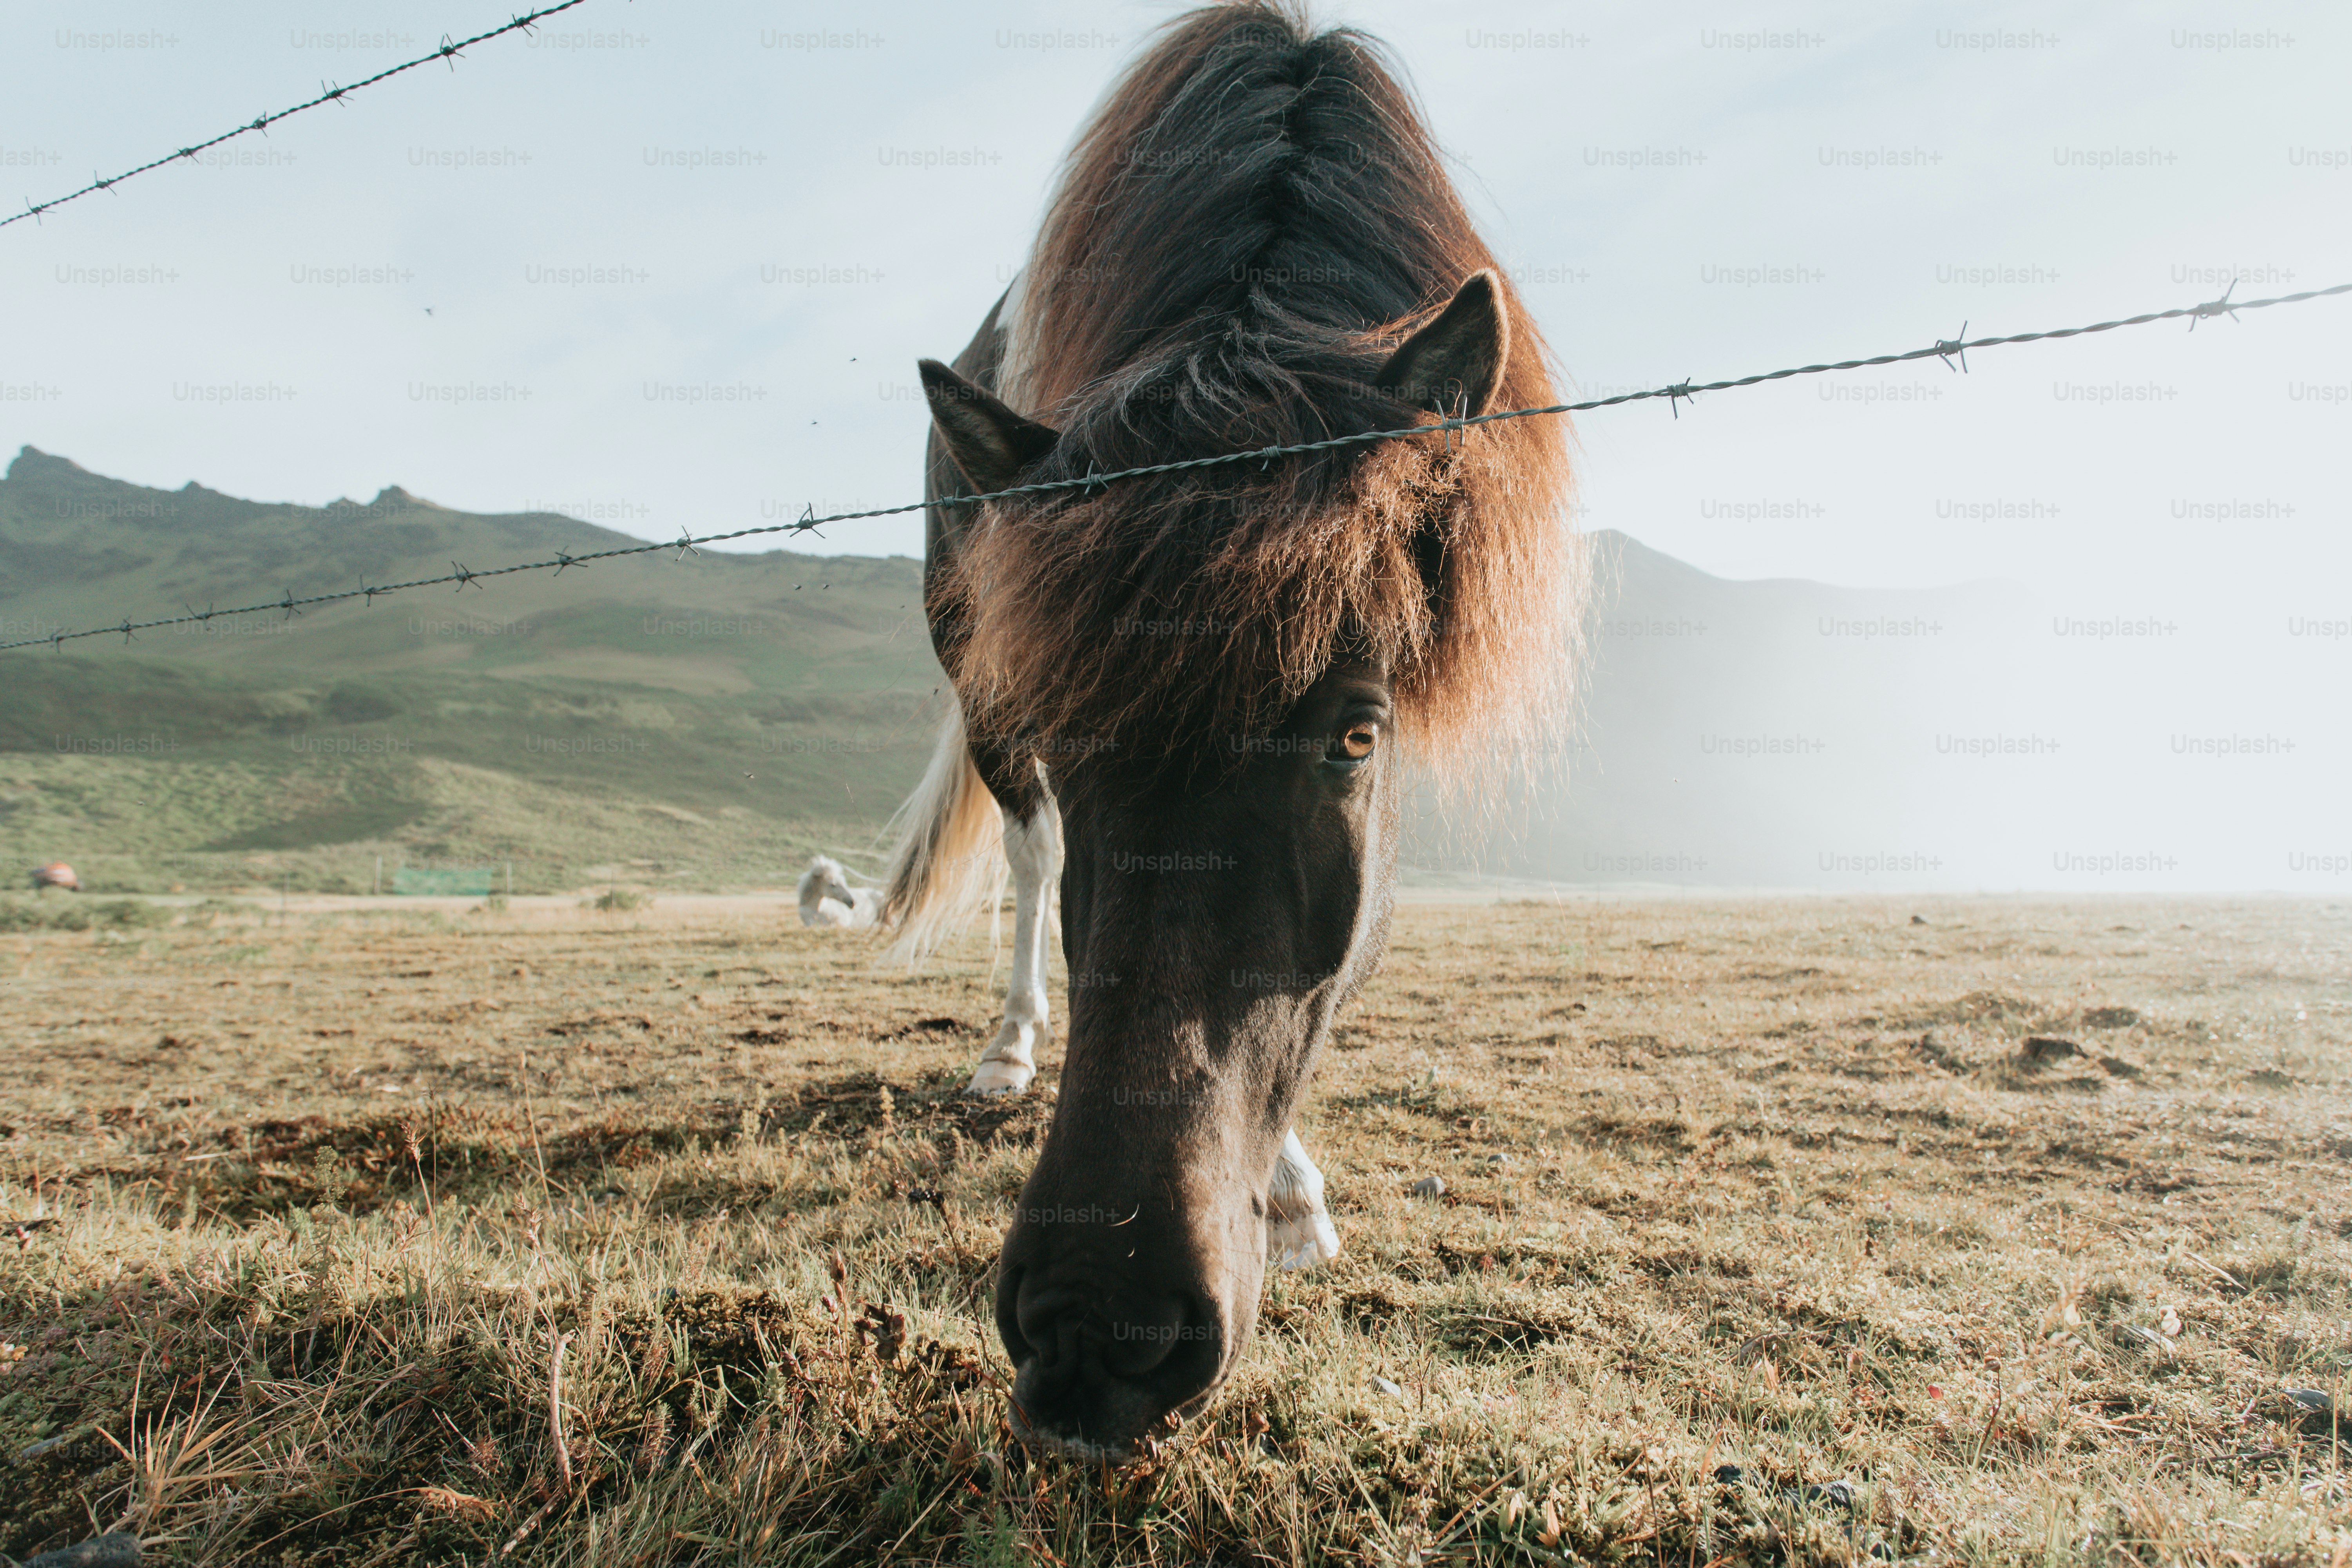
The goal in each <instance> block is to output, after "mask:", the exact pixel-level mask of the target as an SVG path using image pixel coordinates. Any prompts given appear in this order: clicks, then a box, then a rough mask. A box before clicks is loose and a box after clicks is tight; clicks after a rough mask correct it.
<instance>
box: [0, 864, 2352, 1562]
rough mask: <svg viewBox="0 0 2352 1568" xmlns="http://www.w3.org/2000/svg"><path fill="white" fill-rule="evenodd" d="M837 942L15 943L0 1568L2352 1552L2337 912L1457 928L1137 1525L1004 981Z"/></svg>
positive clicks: (1154, 1466) (249, 938)
mask: <svg viewBox="0 0 2352 1568" xmlns="http://www.w3.org/2000/svg"><path fill="white" fill-rule="evenodd" d="M1915 914H1916V915H1918V916H1921V917H1924V921H1925V923H1917V922H1916V921H1915V920H1914V918H1913V917H1914V915H1915ZM788 919H789V915H788V914H786V913H784V912H782V911H777V912H775V913H761V914H758V915H756V916H755V915H750V914H740V913H736V914H730V913H726V912H723V911H722V912H714V911H707V910H706V911H692V910H686V911H680V910H674V909H670V908H667V907H664V906H662V905H658V904H657V905H656V906H654V907H652V908H650V909H646V910H638V911H635V912H628V911H609V912H599V911H596V910H575V909H570V908H566V909H564V910H522V909H515V910H481V911H478V912H470V913H456V914H450V915H434V916H418V915H415V914H413V913H405V912H404V913H388V912H341V913H310V914H305V913H303V912H301V911H299V910H297V911H295V912H294V913H293V914H292V915H291V916H290V918H281V917H279V916H278V914H277V913H276V911H274V910H272V911H269V912H268V913H267V914H266V915H265V914H263V913H262V912H260V911H255V910H243V911H239V910H224V909H218V908H212V907H207V908H205V909H203V910H197V911H195V912H194V913H193V914H192V915H185V916H182V917H178V918H175V920H174V921H173V923H171V924H168V925H163V926H157V927H152V928H140V927H138V926H135V925H127V926H115V927H103V926H102V927H100V928H99V929H93V930H85V931H10V932H8V933H7V934H5V935H0V977H5V982H6V993H5V994H6V1007H7V1014H6V1024H5V1039H6V1042H7V1045H6V1048H5V1051H0V1123H5V1125H0V1160H5V1164H0V1340H5V1348H0V1549H5V1551H7V1552H12V1553H15V1554H17V1555H20V1556H21V1555H25V1554H27V1553H30V1552H35V1551H37V1550H40V1549H43V1548H46V1547H49V1546H55V1545H59V1544H63V1543H66V1542H72V1541H78V1540H81V1539H84V1538H86V1537H89V1536H91V1535H95V1534H97V1533H99V1532H100V1531H106V1530H109V1529H121V1530H132V1531H139V1532H140V1533H141V1534H142V1536H143V1537H145V1539H146V1542H147V1550H148V1552H149V1555H150V1557H151V1558H159V1559H164V1560H169V1561H177V1562H187V1563H289V1564H292V1563H306V1564H307V1563H334V1564H352V1565H357V1564H378V1563H458V1562H461V1561H462V1562H466V1563H477V1564H488V1563H508V1562H511V1563H558V1562H561V1563H592V1562H593V1563H600V1564H634V1563H675V1564H686V1563H697V1564H704V1563H707V1564H719V1563H753V1562H759V1563H806V1564H819V1563H877V1562H893V1563H1007V1564H1009V1563H1050V1564H1055V1565H1066V1564H1077V1563H1170V1564H1180V1563H1202V1562H1213V1563H1227V1564H1243V1563H1412V1562H1418V1563H1519V1562H1527V1563H1573V1562H1638V1563H1674V1564H1681V1565H1687V1568H1701V1565H1708V1568H1717V1565H1728V1564H1733V1563H1816V1562H1824V1563H1838V1562H1847V1561H1853V1562H1863V1563H1867V1562H1871V1561H1896V1562H1906V1563H1925V1562H1934V1563H2084V1562H2088V1563H2149V1564H2153V1563H2202V1564H2213V1565H2216V1568H2221V1565H2224V1564H2227V1565H2231V1568H2247V1565H2252V1564H2313V1565H2328V1564H2333V1565H2334V1568H2343V1565H2344V1564H2345V1563H2347V1553H2352V1468H2347V1467H2352V1451H2347V1450H2352V1422H2340V1421H2339V1419H2338V1417H2337V1415H2336V1414H2334V1412H2341V1411H2343V1410H2344V1409H2345V1408H2346V1401H2347V1393H2352V1044H2348V1043H2347V1036H2348V1035H2352V910H2347V909H2346V908H2345V907H2343V906H2341V905H2323V904H2315V903H2290V902H2285V901H2268V902H2262V901H2222V900H2203V901H2177V902H2160V901H2154V900H2129V901H2125V900H2106V901H2101V900H1919V901H1915V902H1906V903H1899V904H1898V903H1893V902H1886V901H1875V900H1790V901H1760V900H1759V901H1730V900H1725V901H1717V902H1706V901H1697V900H1686V901H1674V902H1656V903H1622V902H1607V901H1598V900H1596V901H1584V902H1570V903H1564V904H1517V905H1500V906H1492V907H1483V908H1479V907H1468V906H1415V907H1408V908H1406V909H1404V910H1401V911H1400V915H1399V919H1398V925H1397V932H1396V942H1395V946H1394V950H1393V952H1392V953H1391V958H1390V961H1389V963H1388V966H1387V969H1386V971H1385V973H1384V974H1383V976H1382V978H1381V980H1380V981H1379V983H1378V984H1376V985H1375V986H1374V987H1373V988H1372V989H1371V990H1370V993H1369V994H1367V995H1366V996H1365V997H1364V998H1363V1000H1362V1001H1361V1002H1360V1005H1358V1006H1357V1007H1356V1008H1355V1009H1354V1010H1353V1011H1352V1013H1351V1014H1350V1015H1349V1017H1348V1021H1347V1022H1346V1024H1345V1026H1344V1027H1343V1028H1342V1030H1341V1032H1340V1034H1339V1037H1338V1039H1337V1040H1336V1042H1335V1047H1334V1048H1333V1049H1332V1050H1331V1051H1329V1052H1328V1054H1327V1055H1326V1057H1325V1058H1324V1060H1323V1062H1322V1065H1321V1067H1320V1068H1319V1069H1318V1078H1317V1082H1316V1085H1315V1092H1314V1096H1313V1100H1312V1102H1311V1105H1310V1107H1309V1109H1308V1110H1307V1112H1306V1113H1305V1116H1304V1120H1303V1122H1302V1128H1301V1131H1302V1133H1303V1135H1304V1136H1305V1137H1306V1140H1307V1144H1308V1146H1309V1148H1310V1149H1311V1150H1312V1151H1313V1152H1315V1154H1316V1155H1317V1157H1318V1159H1319V1160H1320V1161H1321V1163H1322V1164H1323V1168H1324V1170H1325V1172H1326V1173H1327V1174H1328V1176H1329V1178H1330V1183H1331V1191H1332V1195H1333V1210H1334V1215H1335V1217H1336V1218H1337V1220H1338V1222H1339V1227H1340V1233H1341V1236H1342V1238H1343V1240H1344V1242H1345V1244H1346V1247H1347V1251H1346V1253H1345V1255H1344V1256H1343V1257H1342V1258H1341V1259H1340V1260H1339V1263H1338V1264H1337V1265H1336V1266H1334V1267H1333V1268H1329V1269H1328V1270H1326V1271H1324V1272H1321V1273H1318V1274H1314V1275H1309V1276H1295V1277H1290V1278H1285V1279H1276V1280H1274V1281H1271V1282H1270V1283H1269V1285H1268V1287H1267V1300H1266V1303H1265V1312H1264V1316H1263V1318H1262V1320H1261V1326H1260V1329H1259V1332H1258V1337H1257V1340H1256V1342H1255V1344H1254V1345H1253V1346H1252V1348H1251V1349H1250V1351H1249V1352H1248V1354H1247V1356H1246V1358H1245V1360H1244V1364H1243V1367H1242V1369H1241V1371H1240V1373H1238V1375H1237V1378H1236V1380H1235V1382H1234V1384H1233V1385H1232V1386H1231V1387H1230V1388H1229V1389H1228V1391H1227V1392H1226V1393H1225V1394H1224V1395H1223V1398H1222V1400H1221V1401H1220V1402H1219V1403H1218V1404H1217V1405H1216V1406H1215V1407H1214V1409H1213V1411H1212V1412H1211V1413H1210V1414H1209V1415H1206V1416H1205V1417H1203V1418H1202V1419H1199V1420H1196V1421H1195V1422H1193V1423H1192V1424H1191V1425H1190V1426H1187V1427H1186V1428H1184V1429H1183V1430H1182V1431H1181V1432H1179V1433H1177V1434H1175V1435H1173V1436H1171V1438H1170V1439H1169V1440H1168V1442H1167V1443H1166V1444H1165V1445H1164V1447H1163V1448H1162V1450H1161V1451H1160V1453H1159V1454H1157V1455H1156V1456H1154V1457H1153V1458H1150V1460H1148V1461H1147V1462H1145V1463H1143V1464H1141V1465H1139V1466H1138V1467H1136V1468H1133V1469H1130V1470H1128V1471H1123V1472H1110V1471H1107V1470H1104V1469H1100V1468H1085V1467H1078V1466H1073V1465H1069V1464H1066V1463H1062V1462H1059V1461H1055V1460H1051V1459H1040V1458H1033V1457H1030V1456H1027V1455H1025V1454H1024V1452H1023V1451H1022V1450H1020V1449H1019V1448H1018V1447H1015V1446H1013V1444H1012V1443H1011V1442H1010V1441H1009V1438H1008V1434H1007V1431H1006V1428H1005V1426H1004V1424H1003V1393H1002V1389H1003V1381H1004V1378H1005V1375H1006V1369H1005V1367H1004V1365H1003V1361H1002V1358H1001V1352H999V1350H998V1348H997V1346H996V1343H995V1339H994V1334H993V1331H992V1329H990V1328H989V1327H988V1326H987V1324H988V1317H987V1306H986V1304H987V1302H988V1300H989V1297H990V1284H991V1271H992V1263H993V1258H994V1255H995V1252H996V1248H997V1244H998V1237H999V1235H1000V1232H1001V1228H1002V1226H1003V1219H1004V1216H1005V1215H1006V1214H1007V1213H1008V1211H1009V1209H1010V1206H1011V1204H1012V1200H1013V1194H1014V1193H1015V1192H1016V1190H1017V1188H1018V1185H1019V1184H1020V1182H1021V1180H1022V1177H1023V1175H1024V1172H1025V1171H1026V1169H1027V1167H1028V1165H1029V1163H1030V1162H1031V1159H1032V1158H1033V1154H1034V1144H1035V1140H1036V1139H1037V1138H1038V1137H1039V1136H1040V1135H1041V1133H1042V1131H1043V1127H1044V1124H1045V1117H1046V1115H1047V1114H1048V1113H1049V1110H1050V1105H1049V1103H1048V1100H1047V1096H1048V1095H1050V1093H1051V1089H1050V1087H1048V1088H1047V1089H1045V1092H1044V1093H1041V1094H1037V1095H1033V1096H1032V1097H1031V1098H1030V1099H1029V1100H1026V1101H1024V1102H1018V1103H1006V1102H1002V1101H996V1102H987V1103H975V1102H972V1101H969V1100H962V1099H960V1098H958V1097H957V1096H956V1095H955V1093H954V1089H955V1088H956V1086H957V1085H959V1084H960V1083H961V1080H962V1079H963V1077H964V1075H965V1073H966V1071H967V1070H968V1068H969V1067H970V1065H971V1059H972V1058H973V1056H974V1054H975V1053H976V1052H977V1050H978V1049H979V1047H980V1045H981V1043H982V1040H983V1039H984V1038H985V1031H986V1029H987V1027H988V1026H989V1025H990V1023H991V1022H992V1013H991V1006H992V992H991V988H990V984H989V953H988V949H987V945H986V942H985V940H984V939H982V938H975V939H974V940H972V941H971V942H970V943H968V944H967V945H966V946H965V947H964V948H963V949H962V950H961V951H960V952H959V953H958V954H957V955H955V958H954V960H953V962H950V963H945V964H942V965H940V966H938V967H936V968H934V969H933V970H931V971H930V972H928V973H920V974H917V975H912V976H909V975H907V974H905V973H892V972H888V971H882V970H877V969H876V968H875V967H874V954H873V952H872V950H871V949H870V948H868V947H866V945H864V944H863V943H862V942H860V941H858V940H856V938H854V937H848V936H845V935H842V934H827V933H820V932H811V931H803V930H802V929H800V928H799V927H798V926H797V925H796V924H794V925H784V924H782V923H780V921H782V920H788ZM1040 1082H1041V1084H1044V1085H1046V1086H1050V1085H1051V1083H1052V1082H1053V1075H1052V1073H1051V1072H1050V1071H1048V1072H1047V1073H1046V1074H1045V1076H1044V1077H1042V1078H1041V1079H1040ZM1432 1175H1434V1176H1438V1177H1441V1178H1442V1179H1443V1181H1444V1194H1443V1195H1442V1196H1439V1197H1436V1198H1425V1197H1415V1196H1413V1195H1412V1192H1411V1189H1412V1185H1413V1184H1414V1183H1416V1182H1417V1181H1419V1180H1420V1179H1422V1178H1423V1177H1426V1176H1432ZM2291 1391H2300V1393H2299V1394H2298V1393H2296V1392H2291ZM2331 1402H2332V1403H2331Z"/></svg>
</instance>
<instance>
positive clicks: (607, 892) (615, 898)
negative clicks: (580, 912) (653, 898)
mask: <svg viewBox="0 0 2352 1568" xmlns="http://www.w3.org/2000/svg"><path fill="white" fill-rule="evenodd" d="M645 903H646V900H645V896H644V895H643V894H640V893H633V892H631V891H630V890H629V889H626V888H607V889H604V891H603V892H601V893H599V894H597V895H596V897H595V899H594V900H593V902H592V903H591V904H590V906H589V907H590V908H592V909H599V910H604V911H606V912H607V913H614V912H618V911H622V910H638V909H643V908H644V907H645Z"/></svg>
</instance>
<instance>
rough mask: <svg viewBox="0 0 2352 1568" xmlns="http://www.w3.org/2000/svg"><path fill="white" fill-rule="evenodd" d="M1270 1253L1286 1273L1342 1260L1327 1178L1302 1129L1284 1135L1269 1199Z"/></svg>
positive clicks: (1267, 1233) (1267, 1243)
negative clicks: (1328, 1203)
mask: <svg viewBox="0 0 2352 1568" xmlns="http://www.w3.org/2000/svg"><path fill="white" fill-rule="evenodd" d="M1265 1249H1266V1253H1267V1255H1268V1256H1269V1257H1271V1258H1276V1259H1278V1260H1279V1261H1280V1262H1281V1264H1282V1267H1284V1268H1314V1267H1315V1266H1316V1265H1317V1264H1318V1263H1328V1262H1330V1261H1331V1260H1332V1259H1333V1258H1337V1257H1339V1232H1338V1231H1337V1230H1334V1229H1333V1228H1332V1226H1331V1215H1330V1213H1329V1211H1328V1210H1327V1209H1325V1208H1324V1206H1323V1173H1322V1172H1320V1171H1318V1170H1317V1169H1316V1168H1315V1162H1314V1161H1312V1160H1310V1159H1308V1158H1307V1146H1306V1145H1305V1144H1304V1143H1301V1142H1299V1141H1298V1129H1297V1128H1296V1127H1294V1128H1292V1129H1291V1130H1290V1131H1288V1132H1286V1133H1285V1134H1284V1135H1283V1139H1282V1152H1281V1153H1279V1154H1277V1155H1276V1156H1275V1161H1274V1181H1273V1183H1272V1184H1271V1185H1270V1186H1269V1187H1268V1188H1267V1191H1266V1194H1265Z"/></svg>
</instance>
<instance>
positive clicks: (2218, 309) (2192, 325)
mask: <svg viewBox="0 0 2352 1568" xmlns="http://www.w3.org/2000/svg"><path fill="white" fill-rule="evenodd" d="M2237 291H2238V280H2237V279H2234V278H2232V279H2230V286H2229V287H2228V288H2227V289H2222V290H2221V298H2220V299H2218V300H2207V301H2206V302H2205V303H2204V304H2202V305H2200V306H2198V307H2197V309H2195V310H2192V311H2190V312H2189V331H2192V332H2193V331H2196V330H2197V323H2198V322H2200V321H2203V320H2204V319H2205V318H2206V317H2208V316H2227V317H2229V318H2230V320H2231V321H2237V319H2238V307H2237V306H2235V305H2232V304H2231V303H2230V296H2231V295H2232V294H2234V293H2236V292H2237ZM2241 324H2242V323H2241Z"/></svg>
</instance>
